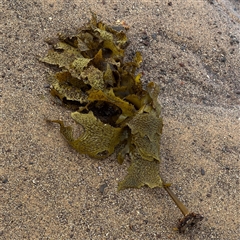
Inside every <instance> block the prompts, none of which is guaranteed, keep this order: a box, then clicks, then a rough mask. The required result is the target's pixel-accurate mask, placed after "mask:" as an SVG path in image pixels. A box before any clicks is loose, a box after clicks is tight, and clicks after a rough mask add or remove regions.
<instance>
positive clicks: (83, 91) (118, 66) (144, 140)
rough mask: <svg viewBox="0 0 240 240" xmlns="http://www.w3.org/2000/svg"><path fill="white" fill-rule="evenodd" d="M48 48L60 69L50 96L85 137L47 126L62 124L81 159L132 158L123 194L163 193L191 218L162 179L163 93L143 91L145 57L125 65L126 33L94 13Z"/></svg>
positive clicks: (49, 60) (153, 88) (154, 89)
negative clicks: (157, 189)
mask: <svg viewBox="0 0 240 240" xmlns="http://www.w3.org/2000/svg"><path fill="white" fill-rule="evenodd" d="M47 42H48V43H49V44H50V45H51V46H52V49H50V50H49V52H48V54H47V55H46V57H44V58H42V59H40V60H41V61H42V62H44V63H47V64H50V65H55V66H58V67H59V68H60V71H59V72H57V73H55V74H53V75H51V76H50V82H51V94H52V95H53V96H54V97H57V98H59V99H60V100H61V101H62V102H63V103H64V104H65V105H66V106H68V105H71V104H75V105H76V106H77V109H76V111H75V112H72V114H71V117H72V118H73V119H74V121H75V122H76V123H77V124H79V127H80V126H82V127H83V129H84V133H82V134H81V135H80V136H79V137H78V138H74V132H73V128H72V127H71V126H65V125H64V123H63V122H62V121H60V120H48V121H51V122H54V123H58V124H59V125H60V132H61V134H62V135H63V136H64V138H65V139H66V140H67V142H68V143H69V144H70V145H71V146H72V147H73V148H74V149H76V150H77V151H78V152H79V153H81V154H87V155H89V156H90V157H93V158H97V159H104V158H106V157H108V156H110V155H111V154H112V153H114V152H115V153H116V154H117V159H118V163H119V164H122V162H123V161H124V158H125V156H126V155H128V156H129V157H130V160H131V164H130V167H129V168H128V173H127V175H126V177H125V178H124V179H123V180H122V181H120V182H119V185H118V189H119V190H122V189H125V188H140V187H142V186H148V187H150V188H155V187H164V189H166V191H167V192H168V193H169V195H170V196H171V197H172V198H173V200H174V202H175V203H176V204H177V205H178V206H179V207H180V209H181V210H182V209H183V210H182V212H183V213H184V215H186V216H188V218H189V216H190V215H189V212H188V211H187V210H186V208H185V207H184V206H183V205H182V203H181V204H179V201H178V200H176V197H175V196H174V194H173V193H172V192H171V190H170V189H169V186H168V185H167V184H166V183H164V181H163V180H162V178H161V177H160V174H159V164H160V138H161V133H162V127H163V122H162V118H161V116H160V115H161V107H160V105H159V103H158V101H157V98H158V95H159V87H158V85H156V84H155V83H153V82H151V83H149V84H148V85H147V86H146V88H145V89H144V88H143V86H142V83H141V74H136V71H137V69H138V67H139V66H140V64H141V62H142V56H141V53H140V52H136V55H135V57H134V59H133V60H132V61H131V62H125V61H124V55H125V49H126V47H127V46H128V44H129V41H128V38H127V36H126V33H125V31H123V30H120V31H117V30H116V28H113V27H110V26H108V25H106V24H104V23H102V22H101V21H98V20H97V17H96V15H95V14H94V13H93V14H92V19H91V20H90V21H89V23H87V24H85V25H84V26H83V27H82V28H80V29H79V30H78V32H77V33H76V34H74V35H64V34H60V35H59V37H58V39H50V40H48V41H47ZM191 216H192V215H191ZM197 216H198V215H197ZM199 216H200V215H199ZM191 219H192V218H191ZM198 219H200V218H198ZM185 220H186V218H185ZM185 220H184V221H182V222H181V224H182V225H181V226H180V225H179V231H180V232H181V231H183V230H184V229H185V228H186V225H188V221H185Z"/></svg>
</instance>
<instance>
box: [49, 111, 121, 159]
mask: <svg viewBox="0 0 240 240" xmlns="http://www.w3.org/2000/svg"><path fill="white" fill-rule="evenodd" d="M71 117H72V118H73V119H74V120H75V121H76V122H77V123H78V124H80V125H82V126H83V128H84V133H83V134H82V135H81V136H80V137H79V138H78V139H74V138H73V129H72V127H70V126H67V127H65V126H64V124H63V122H62V121H59V120H53V121H52V122H56V123H59V124H60V132H61V133H62V135H63V136H64V137H65V138H66V140H67V141H68V143H69V144H70V145H71V146H72V147H73V148H74V149H76V150H77V151H78V152H79V153H82V154H87V155H89V156H90V157H93V158H98V159H103V158H106V157H108V156H109V155H110V154H112V153H113V152H114V148H115V147H116V146H117V145H118V144H119V141H120V139H121V134H122V129H121V128H114V127H112V126H110V125H108V124H104V123H102V122H100V121H99V120H98V119H97V118H96V117H95V116H94V115H93V113H92V112H89V113H88V114H81V113H79V112H73V113H72V114H71Z"/></svg>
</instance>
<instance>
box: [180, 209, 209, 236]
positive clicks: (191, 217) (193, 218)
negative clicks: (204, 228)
mask: <svg viewBox="0 0 240 240" xmlns="http://www.w3.org/2000/svg"><path fill="white" fill-rule="evenodd" d="M203 218H204V217H203V216H202V215H201V214H198V213H189V214H187V215H185V216H184V218H182V219H181V220H179V223H178V226H177V229H178V231H179V233H184V232H185V231H186V230H190V229H193V228H195V227H196V226H197V224H198V222H201V221H202V220H203Z"/></svg>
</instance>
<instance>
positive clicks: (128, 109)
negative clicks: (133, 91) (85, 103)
mask: <svg viewBox="0 0 240 240" xmlns="http://www.w3.org/2000/svg"><path fill="white" fill-rule="evenodd" d="M88 93H89V96H88V99H89V101H105V102H110V103H112V104H114V105H116V106H118V107H119V108H121V110H122V114H123V115H124V116H133V115H134V113H135V112H136V110H135V108H134V106H133V105H131V104H129V103H128V102H126V101H123V100H122V99H121V98H119V97H116V96H115V95H114V93H113V90H112V89H111V90H110V91H109V92H103V91H101V90H89V91H88Z"/></svg>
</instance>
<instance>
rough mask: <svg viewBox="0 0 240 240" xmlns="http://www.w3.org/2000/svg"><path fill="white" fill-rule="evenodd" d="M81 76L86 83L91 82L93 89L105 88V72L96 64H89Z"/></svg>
mask: <svg viewBox="0 0 240 240" xmlns="http://www.w3.org/2000/svg"><path fill="white" fill-rule="evenodd" d="M81 77H82V79H83V81H84V83H86V84H90V85H91V87H92V88H93V89H97V90H98V89H99V90H103V89H104V80H103V72H102V71H100V70H99V69H98V68H95V67H94V66H92V65H91V66H89V67H88V68H86V69H85V70H84V71H83V72H82V73H81Z"/></svg>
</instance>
